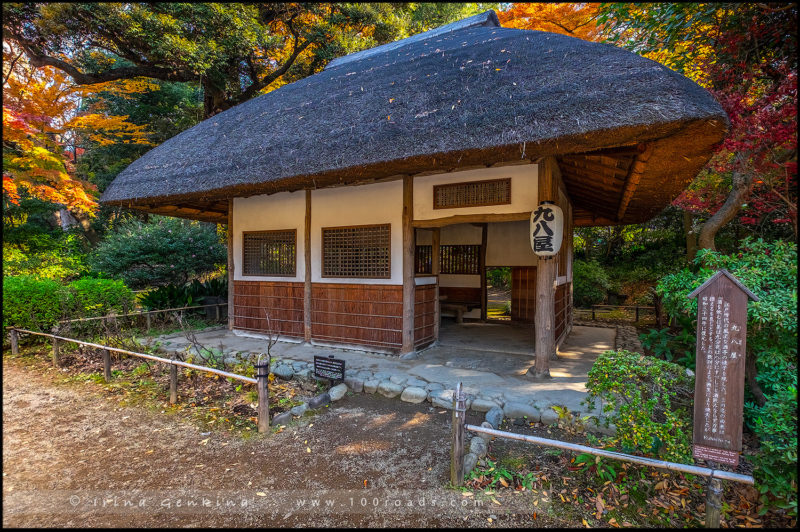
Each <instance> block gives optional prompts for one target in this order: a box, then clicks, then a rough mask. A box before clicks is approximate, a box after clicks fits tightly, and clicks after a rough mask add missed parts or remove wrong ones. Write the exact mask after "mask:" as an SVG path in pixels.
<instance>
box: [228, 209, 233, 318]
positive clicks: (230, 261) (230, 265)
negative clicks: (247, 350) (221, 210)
mask: <svg viewBox="0 0 800 532" xmlns="http://www.w3.org/2000/svg"><path fill="white" fill-rule="evenodd" d="M233 270H234V265H233V198H231V199H229V200H228V330H229V331H230V330H233V314H234V310H235V309H234V308H233Z"/></svg>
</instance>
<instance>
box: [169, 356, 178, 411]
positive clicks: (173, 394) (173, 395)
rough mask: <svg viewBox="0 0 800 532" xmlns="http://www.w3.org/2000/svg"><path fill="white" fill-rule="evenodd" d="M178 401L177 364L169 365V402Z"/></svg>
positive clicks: (172, 403)
mask: <svg viewBox="0 0 800 532" xmlns="http://www.w3.org/2000/svg"><path fill="white" fill-rule="evenodd" d="M177 402H178V366H176V365H175V364H170V365H169V404H171V405H174V404H175V403H177Z"/></svg>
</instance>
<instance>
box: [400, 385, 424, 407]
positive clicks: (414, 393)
mask: <svg viewBox="0 0 800 532" xmlns="http://www.w3.org/2000/svg"><path fill="white" fill-rule="evenodd" d="M427 397H428V392H426V391H425V390H423V389H422V388H419V387H417V386H409V387H408V388H406V389H405V390H403V393H402V395H400V400H401V401H405V402H406V403H421V402H423V401H424V400H425V399H426V398H427Z"/></svg>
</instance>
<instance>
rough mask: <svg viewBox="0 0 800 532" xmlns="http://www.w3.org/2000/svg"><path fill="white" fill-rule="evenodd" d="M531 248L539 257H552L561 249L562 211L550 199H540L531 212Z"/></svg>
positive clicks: (562, 231)
mask: <svg viewBox="0 0 800 532" xmlns="http://www.w3.org/2000/svg"><path fill="white" fill-rule="evenodd" d="M530 234H531V248H532V249H533V252H534V253H535V254H536V255H538V256H539V257H552V256H553V255H555V254H556V253H558V250H559V249H561V241H562V240H563V236H564V213H563V211H562V210H561V207H559V206H558V205H556V204H554V203H553V202H552V201H542V202H540V203H539V206H538V207H537V208H536V210H534V211H533V212H532V213H531V226H530Z"/></svg>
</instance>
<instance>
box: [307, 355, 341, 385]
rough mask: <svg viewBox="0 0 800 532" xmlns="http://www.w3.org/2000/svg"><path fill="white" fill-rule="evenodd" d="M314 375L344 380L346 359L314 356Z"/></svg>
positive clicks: (333, 379) (331, 356)
mask: <svg viewBox="0 0 800 532" xmlns="http://www.w3.org/2000/svg"><path fill="white" fill-rule="evenodd" d="M314 375H316V376H317V377H319V378H321V379H330V380H332V381H341V380H344V360H340V359H338V358H333V355H330V356H328V357H320V356H315V357H314Z"/></svg>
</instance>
